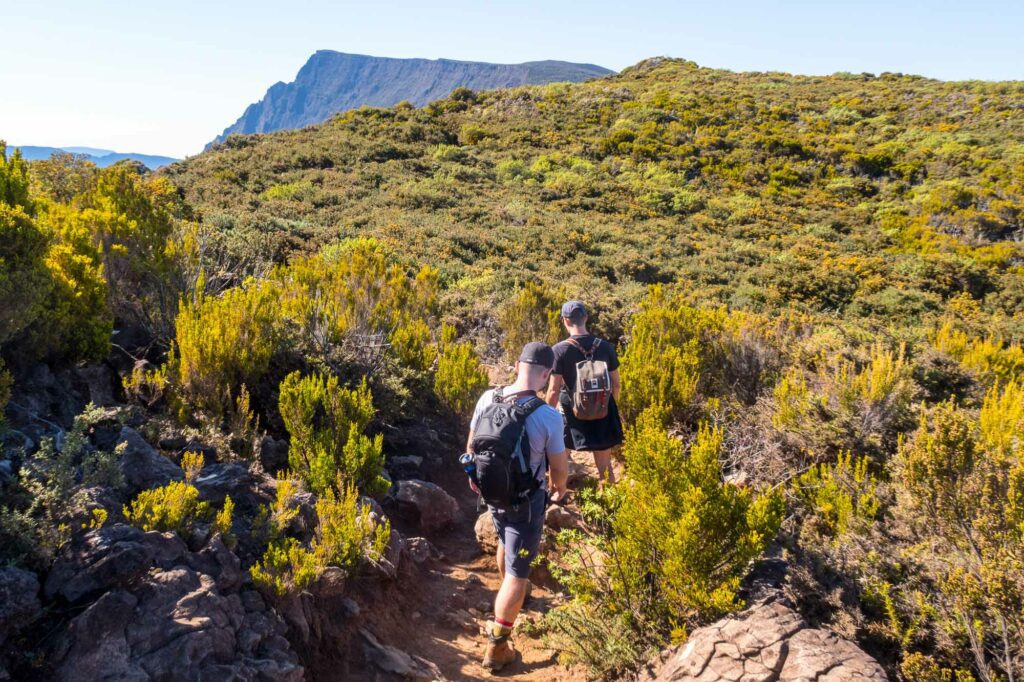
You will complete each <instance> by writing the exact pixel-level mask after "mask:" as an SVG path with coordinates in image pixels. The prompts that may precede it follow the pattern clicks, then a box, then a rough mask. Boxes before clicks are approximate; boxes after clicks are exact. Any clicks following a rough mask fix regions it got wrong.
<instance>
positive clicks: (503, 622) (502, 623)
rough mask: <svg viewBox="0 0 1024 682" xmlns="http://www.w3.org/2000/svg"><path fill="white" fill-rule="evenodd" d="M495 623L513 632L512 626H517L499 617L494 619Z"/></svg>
mask: <svg viewBox="0 0 1024 682" xmlns="http://www.w3.org/2000/svg"><path fill="white" fill-rule="evenodd" d="M494 622H495V623H497V624H498V625H500V626H501V627H503V628H508V629H509V630H511V629H512V626H513V625H515V623H510V622H508V621H507V620H502V619H501V618H498V617H497V616H495V617H494Z"/></svg>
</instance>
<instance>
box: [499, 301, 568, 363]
mask: <svg viewBox="0 0 1024 682" xmlns="http://www.w3.org/2000/svg"><path fill="white" fill-rule="evenodd" d="M561 298H562V297H561V296H560V295H559V294H558V293H557V292H553V291H551V290H549V289H548V288H547V287H545V286H544V285H542V284H537V283H535V282H527V283H526V284H525V285H523V288H521V289H520V290H519V292H518V293H517V294H516V295H515V297H513V298H512V299H511V300H510V301H509V302H508V303H507V304H506V305H505V306H504V307H503V308H502V310H501V314H500V318H501V328H502V331H504V332H505V338H504V341H503V345H504V347H505V353H506V355H507V356H508V358H510V359H515V358H518V357H519V353H520V351H522V349H523V346H525V345H526V344H527V343H529V342H531V341H542V342H544V343H547V344H554V343H557V342H558V340H559V338H561V336H562V333H563V331H562V323H561V307H562V301H561Z"/></svg>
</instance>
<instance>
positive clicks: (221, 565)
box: [187, 535, 243, 592]
mask: <svg viewBox="0 0 1024 682" xmlns="http://www.w3.org/2000/svg"><path fill="white" fill-rule="evenodd" d="M187 563H188V566H189V567H190V568H192V569H194V570H196V571H199V572H202V573H205V574H206V575H209V576H212V577H213V578H214V579H215V580H216V581H217V588H218V589H219V590H221V591H223V592H229V591H231V590H234V589H237V588H238V587H240V586H241V584H242V579H243V574H242V562H241V561H240V560H239V558H238V557H237V556H236V555H235V553H234V552H232V551H231V550H229V549H228V548H227V547H226V546H225V545H224V542H223V541H222V540H221V537H220V535H215V536H214V537H213V539H212V540H210V541H209V542H208V543H206V546H205V547H203V548H202V549H201V550H200V551H198V552H196V553H195V554H190V555H188V559H187Z"/></svg>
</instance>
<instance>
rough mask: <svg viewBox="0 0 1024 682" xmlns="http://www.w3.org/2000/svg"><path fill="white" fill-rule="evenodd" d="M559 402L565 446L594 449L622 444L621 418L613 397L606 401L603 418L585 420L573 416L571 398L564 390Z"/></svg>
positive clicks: (572, 448)
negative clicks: (562, 417) (563, 421)
mask: <svg viewBox="0 0 1024 682" xmlns="http://www.w3.org/2000/svg"><path fill="white" fill-rule="evenodd" d="M559 402H560V404H561V406H562V413H563V414H564V415H565V447H567V448H569V449H570V450H586V451H594V450H608V449H610V448H614V447H617V446H619V445H622V440H623V434H622V420H621V419H619V407H618V405H616V404H615V399H614V398H612V400H611V401H610V402H609V403H608V415H607V416H606V417H605V418H604V419H593V420H586V421H584V420H581V419H577V418H576V417H575V416H573V413H572V399H571V398H570V397H569V395H568V394H567V393H566V392H564V391H563V392H562V395H561V396H560V401H559Z"/></svg>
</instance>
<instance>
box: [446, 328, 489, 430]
mask: <svg viewBox="0 0 1024 682" xmlns="http://www.w3.org/2000/svg"><path fill="white" fill-rule="evenodd" d="M487 383H488V382H487V373H486V372H485V371H484V369H483V367H482V366H481V365H480V360H479V358H477V356H476V353H475V352H473V347H472V346H471V345H470V344H469V343H467V342H465V341H460V342H458V343H454V342H452V343H448V344H445V345H444V346H443V347H442V349H441V353H440V355H439V356H438V358H437V372H436V373H435V374H434V392H435V393H436V394H437V397H438V398H439V399H440V400H441V402H442V403H443V404H444V405H445V406H446V407H447V408H448V409H449V410H451V411H452V412H453V413H454V414H456V415H457V416H459V417H460V418H464V419H468V416H469V413H470V411H471V410H472V409H473V406H474V405H476V401H477V399H478V398H479V397H480V394H481V393H483V392H484V390H486V389H487Z"/></svg>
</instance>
